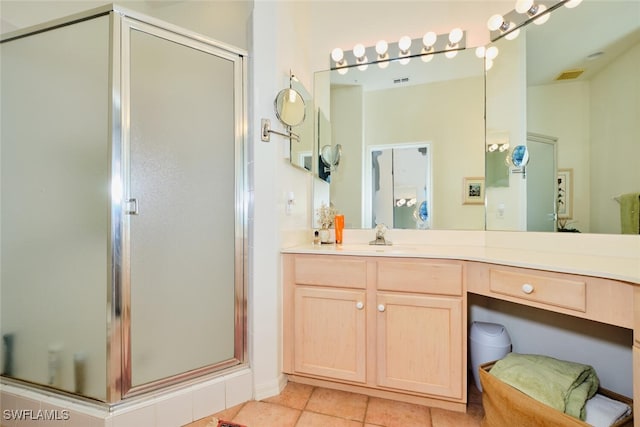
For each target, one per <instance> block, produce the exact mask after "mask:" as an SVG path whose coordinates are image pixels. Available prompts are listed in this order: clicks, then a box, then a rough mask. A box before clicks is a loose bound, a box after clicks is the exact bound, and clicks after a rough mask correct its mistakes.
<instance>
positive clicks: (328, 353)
mask: <svg viewBox="0 0 640 427" xmlns="http://www.w3.org/2000/svg"><path fill="white" fill-rule="evenodd" d="M294 304H295V308H294V310H295V316H294V319H295V326H294V328H295V339H294V344H293V345H294V353H295V356H294V361H295V362H294V368H295V372H299V373H304V374H310V375H319V376H323V377H329V378H335V379H340V380H346V381H355V382H360V383H364V382H365V381H366V374H365V358H366V337H365V332H366V328H365V321H366V317H365V310H364V304H365V293H364V291H352V290H345V289H325V288H309V287H305V286H299V287H296V289H295V302H294Z"/></svg>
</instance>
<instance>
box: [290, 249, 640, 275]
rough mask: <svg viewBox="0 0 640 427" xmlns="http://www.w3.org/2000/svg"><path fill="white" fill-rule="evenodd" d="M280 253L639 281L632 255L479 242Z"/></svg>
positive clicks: (300, 250)
mask: <svg viewBox="0 0 640 427" xmlns="http://www.w3.org/2000/svg"><path fill="white" fill-rule="evenodd" d="M282 253H291V254H318V255H342V256H368V257H401V258H440V259H456V260H463V261H479V262H486V263H492V264H500V265H509V266H514V267H523V268H532V269H537V270H547V271H556V272H560V273H571V274H579V275H584V276H592V277H602V278H607V279H614V280H620V281H624V282H629V283H632V284H636V285H640V265H639V264H638V259H637V258H636V257H634V256H630V257H623V256H603V255H590V254H585V253H562V252H551V251H547V250H529V249H521V248H513V247H509V248H507V247H505V248H496V247H486V246H481V245H442V244H437V245H428V244H411V243H403V244H397V245H396V244H394V245H391V246H375V245H368V244H358V243H354V244H342V245H336V244H322V245H313V244H304V245H299V246H293V247H289V248H285V249H282Z"/></svg>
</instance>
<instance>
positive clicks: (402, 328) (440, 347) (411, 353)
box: [376, 293, 464, 399]
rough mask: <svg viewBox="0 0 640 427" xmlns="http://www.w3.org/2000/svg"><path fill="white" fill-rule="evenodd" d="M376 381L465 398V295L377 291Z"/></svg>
mask: <svg viewBox="0 0 640 427" xmlns="http://www.w3.org/2000/svg"><path fill="white" fill-rule="evenodd" d="M377 310H378V313H377V324H376V327H377V360H378V366H377V374H378V377H377V385H378V386H382V387H390V388H395V389H402V390H407V391H415V392H419V393H426V394H431V395H436V396H443V397H450V398H456V399H461V398H462V397H463V396H462V392H463V384H462V380H463V369H464V367H463V366H462V360H463V357H462V349H463V346H462V300H461V299H459V298H447V297H435V296H427V295H397V294H385V293H378V295H377Z"/></svg>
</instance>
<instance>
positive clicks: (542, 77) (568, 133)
mask: <svg viewBox="0 0 640 427" xmlns="http://www.w3.org/2000/svg"><path fill="white" fill-rule="evenodd" d="M639 16H640V3H638V2H637V1H615V2H605V1H588V0H585V1H583V2H582V3H581V4H580V5H579V6H578V7H576V8H573V9H567V8H565V7H559V8H558V9H556V10H554V11H553V12H552V13H551V17H550V19H549V20H548V22H547V23H545V24H544V25H531V24H529V25H527V26H525V27H523V28H522V29H521V32H520V35H519V36H518V37H517V38H516V39H515V40H506V39H504V38H503V39H500V40H498V41H497V42H495V43H494V45H495V46H496V47H498V49H499V55H498V57H497V58H496V59H495V60H494V61H493V66H492V67H491V68H490V69H489V70H487V72H486V90H487V93H486V102H487V112H486V115H487V117H486V121H487V141H486V144H487V150H486V151H487V155H486V165H487V166H486V169H487V170H486V180H487V189H486V196H487V198H486V209H487V219H486V223H487V229H488V230H520V231H525V230H526V231H556V230H557V231H574V232H575V231H579V232H581V233H607V234H620V232H621V220H620V218H621V212H620V204H619V203H618V202H617V200H616V199H617V198H618V197H619V196H620V195H622V194H626V193H632V192H638V191H640V168H638V166H637V162H638V158H640V125H639V123H638V117H640V104H639V103H638V102H637V100H638V99H639V98H640V44H639V42H640V20H639V19H638V17H639ZM505 143H506V144H508V145H509V146H510V147H512V148H511V149H508V150H506V151H504V152H502V153H501V152H500V151H499V150H495V149H494V150H493V151H489V149H488V148H489V147H491V146H492V145H493V144H496V145H495V146H494V148H495V147H496V146H497V147H500V146H501V144H505ZM518 145H526V146H527V149H528V150H527V151H528V153H529V161H528V164H527V165H526V174H525V175H523V174H522V173H514V172H517V169H518V168H516V166H514V165H513V164H507V163H505V162H504V161H501V159H504V158H505V156H511V155H512V150H513V147H515V146H518ZM556 218H557V221H555V219H556Z"/></svg>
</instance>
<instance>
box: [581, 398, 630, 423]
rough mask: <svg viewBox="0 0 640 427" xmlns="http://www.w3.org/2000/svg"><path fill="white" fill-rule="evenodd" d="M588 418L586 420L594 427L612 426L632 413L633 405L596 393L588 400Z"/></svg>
mask: <svg viewBox="0 0 640 427" xmlns="http://www.w3.org/2000/svg"><path fill="white" fill-rule="evenodd" d="M586 411H587V419H586V420H585V422H586V423H587V424H591V425H592V426H594V427H610V426H611V425H612V424H614V423H615V422H616V421H618V420H619V419H620V418H623V417H626V416H627V415H629V414H630V413H631V407H630V406H629V405H627V404H626V403H623V402H618V401H617V400H613V399H609V398H608V397H606V396H603V395H601V394H596V395H595V396H593V397H592V398H591V399H589V400H587V406H586Z"/></svg>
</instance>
